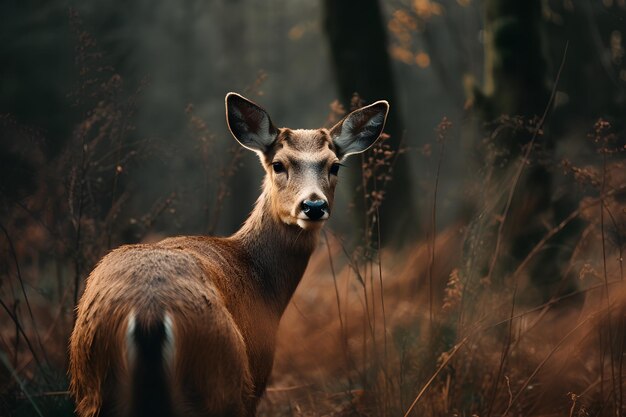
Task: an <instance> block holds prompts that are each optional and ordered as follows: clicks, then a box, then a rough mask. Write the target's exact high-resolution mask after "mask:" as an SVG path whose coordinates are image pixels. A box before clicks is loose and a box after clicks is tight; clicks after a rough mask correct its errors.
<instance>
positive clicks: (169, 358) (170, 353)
mask: <svg viewBox="0 0 626 417" xmlns="http://www.w3.org/2000/svg"><path fill="white" fill-rule="evenodd" d="M163 325H164V326H165V340H164V341H163V360H164V361H165V363H166V364H167V367H169V369H173V367H174V354H175V346H174V322H173V321H172V317H171V316H170V314H169V313H165V315H164V316H163Z"/></svg>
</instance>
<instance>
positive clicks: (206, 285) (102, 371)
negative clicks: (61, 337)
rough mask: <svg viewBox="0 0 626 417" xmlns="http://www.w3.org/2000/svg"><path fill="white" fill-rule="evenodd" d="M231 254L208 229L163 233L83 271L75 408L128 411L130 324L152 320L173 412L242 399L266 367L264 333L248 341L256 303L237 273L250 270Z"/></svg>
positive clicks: (227, 405) (236, 405) (235, 410)
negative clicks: (158, 326)
mask: <svg viewBox="0 0 626 417" xmlns="http://www.w3.org/2000/svg"><path fill="white" fill-rule="evenodd" d="M238 256H239V257H238ZM241 256H242V255H241V254H239V249H237V248H235V247H233V244H232V243H231V242H228V241H227V240H226V239H217V238H203V239H202V240H198V239H196V238H172V239H167V240H165V241H163V242H161V243H157V244H154V245H130V246H123V247H121V248H119V249H117V250H114V251H112V252H111V253H110V254H108V255H107V256H105V257H104V258H103V259H102V261H101V262H100V263H99V264H98V265H97V266H96V268H95V269H94V270H93V272H92V273H91V274H90V276H89V278H88V280H87V286H86V289H85V293H84V295H83V297H82V298H81V302H80V304H79V306H78V316H77V321H76V325H75V329H74V332H73V334H72V339H71V365H70V366H71V374H72V390H73V391H74V393H75V395H76V397H77V399H78V407H77V409H78V411H79V413H80V414H81V415H83V416H89V415H95V413H96V412H97V410H99V409H101V411H100V415H102V416H106V415H114V416H117V415H120V416H123V415H129V414H132V413H133V410H132V409H131V408H132V405H129V404H130V401H131V398H133V394H132V387H131V386H130V385H131V384H132V374H133V367H134V364H133V358H134V357H136V356H137V348H135V347H133V346H134V345H133V342H132V341H131V340H130V338H132V337H133V335H132V332H131V331H132V329H134V328H136V327H137V328H141V326H143V328H146V329H149V328H150V326H152V325H153V324H154V323H165V324H164V326H163V328H164V329H165V336H164V337H165V339H166V340H164V342H163V344H162V346H161V348H162V350H163V353H162V358H163V361H164V366H165V367H166V368H167V367H169V368H168V370H169V371H168V372H166V373H165V375H170V376H171V380H170V381H168V384H167V385H168V387H169V394H168V395H169V398H168V399H167V401H168V402H170V403H171V404H172V407H173V411H174V414H175V415H189V416H193V415H203V414H202V411H198V410H218V412H224V413H231V412H232V414H233V415H239V414H240V413H243V411H242V410H243V409H244V408H248V409H249V408H250V407H251V405H250V402H251V401H252V400H251V398H252V397H253V395H252V390H253V385H258V384H259V382H257V381H261V380H263V381H261V382H262V384H263V385H264V383H265V382H264V379H266V378H267V375H266V374H269V371H270V370H271V355H272V353H273V338H272V343H271V344H270V345H269V346H263V343H261V345H259V346H257V345H258V343H257V344H255V343H251V341H252V339H255V338H258V337H259V336H258V330H257V333H255V332H254V331H251V329H253V328H255V327H254V326H253V325H252V324H253V321H254V320H252V319H251V318H250V314H252V312H253V310H257V311H258V310H259V309H260V308H261V307H259V306H258V305H257V304H259V303H257V302H256V301H254V298H252V299H250V298H246V297H244V296H243V295H245V294H242V292H243V293H250V292H251V291H252V289H251V286H250V285H248V284H246V279H245V278H246V277H247V276H249V275H251V274H254V273H253V272H252V269H251V268H250V267H249V266H248V265H247V264H246V263H245V262H244V261H242V258H241ZM238 294H239V297H238V296H237V295H238ZM248 295H249V294H248ZM261 327H262V326H261ZM168 332H169V333H168ZM250 345H254V347H253V348H252V350H251V351H250V349H249V348H248V346H250ZM133 355H134V356H133ZM268 356H269V359H268ZM268 361H269V363H266V364H264V363H265V362H268ZM251 367H257V368H259V369H256V370H254V369H251ZM129 381H131V382H129ZM194 401H195V403H194ZM219 410H221V411H219Z"/></svg>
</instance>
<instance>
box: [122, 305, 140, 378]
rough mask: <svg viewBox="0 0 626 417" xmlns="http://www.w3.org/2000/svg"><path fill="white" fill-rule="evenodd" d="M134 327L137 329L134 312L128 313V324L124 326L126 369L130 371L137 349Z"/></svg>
mask: <svg viewBox="0 0 626 417" xmlns="http://www.w3.org/2000/svg"><path fill="white" fill-rule="evenodd" d="M135 327H137V321H136V319H135V312H134V311H133V310H131V311H130V314H129V315H128V322H127V324H126V337H125V338H126V357H127V360H128V368H129V369H132V368H133V364H134V363H135V358H136V357H137V347H136V346H135Z"/></svg>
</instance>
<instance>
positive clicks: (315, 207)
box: [302, 200, 328, 220]
mask: <svg viewBox="0 0 626 417" xmlns="http://www.w3.org/2000/svg"><path fill="white" fill-rule="evenodd" d="M302 212H303V213H304V214H305V215H306V216H307V217H308V218H309V219H311V220H319V219H321V218H322V217H324V215H328V202H327V201H326V200H304V201H303V202H302Z"/></svg>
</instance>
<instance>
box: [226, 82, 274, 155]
mask: <svg viewBox="0 0 626 417" xmlns="http://www.w3.org/2000/svg"><path fill="white" fill-rule="evenodd" d="M226 122H227V123H228V128H229V129H230V132H231V133H232V134H233V136H234V137H235V139H237V142H239V143H240V144H241V146H243V147H244V148H248V149H250V150H253V151H256V152H262V153H265V152H267V151H268V150H269V149H270V146H271V145H272V144H273V143H274V140H276V135H277V134H278V129H276V127H274V125H273V124H272V120H271V119H270V116H269V114H267V112H266V111H265V110H263V109H262V108H261V107H260V106H258V105H257V104H255V103H253V102H251V101H250V100H248V99H246V98H244V97H243V96H240V95H239V94H237V93H228V94H226Z"/></svg>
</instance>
